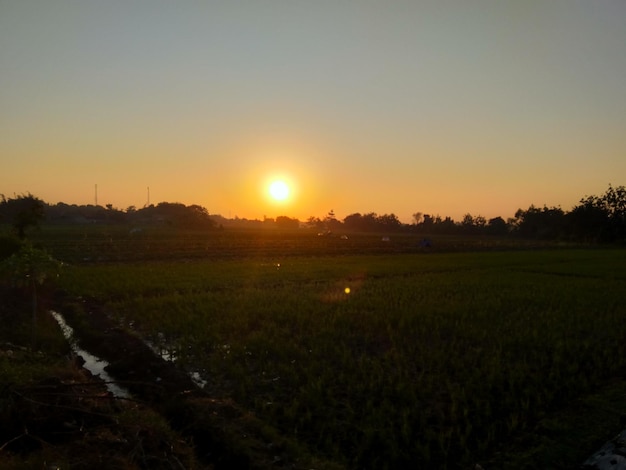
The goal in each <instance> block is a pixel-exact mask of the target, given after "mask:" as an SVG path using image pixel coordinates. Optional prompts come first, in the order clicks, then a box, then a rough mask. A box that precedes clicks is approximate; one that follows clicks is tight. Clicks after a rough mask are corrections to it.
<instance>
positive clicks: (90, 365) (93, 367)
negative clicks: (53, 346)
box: [50, 310, 130, 398]
mask: <svg viewBox="0 0 626 470" xmlns="http://www.w3.org/2000/svg"><path fill="white" fill-rule="evenodd" d="M50 314H51V315H52V317H53V318H54V319H55V320H56V321H57V323H58V324H59V327H60V328H61V331H62V332H63V336H65V339H67V340H68V341H69V343H70V346H71V347H72V351H74V353H75V354H76V355H77V356H80V357H82V358H83V360H84V361H85V363H84V364H83V367H84V368H85V369H87V370H88V371H89V372H91V373H92V374H93V375H95V376H98V377H100V379H101V380H103V381H104V382H105V385H106V387H107V389H108V390H109V392H111V393H112V394H113V396H115V397H118V398H130V392H129V391H128V390H126V389H125V388H123V387H120V386H119V385H117V384H115V383H112V382H113V378H112V377H111V376H110V375H109V374H108V373H107V371H106V370H104V368H105V367H106V366H108V365H109V363H108V362H106V361H103V360H102V359H100V358H99V357H96V356H94V355H93V354H91V353H88V352H87V351H85V350H84V349H81V348H80V347H79V346H78V345H77V344H76V341H74V330H73V328H72V327H71V326H69V325H68V324H67V323H66V321H65V318H63V316H62V315H61V314H60V313H58V312H55V311H53V310H51V311H50Z"/></svg>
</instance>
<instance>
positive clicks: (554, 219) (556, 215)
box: [515, 205, 566, 239]
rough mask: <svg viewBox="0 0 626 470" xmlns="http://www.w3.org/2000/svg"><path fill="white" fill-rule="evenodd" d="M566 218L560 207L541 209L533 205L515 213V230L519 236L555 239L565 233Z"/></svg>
mask: <svg viewBox="0 0 626 470" xmlns="http://www.w3.org/2000/svg"><path fill="white" fill-rule="evenodd" d="M565 221H566V219H565V216H564V212H563V210H562V209H561V208H560V207H546V206H543V209H539V208H537V207H535V206H534V205H531V206H530V207H529V208H528V209H527V210H525V211H524V210H522V209H518V210H517V212H516V213H515V228H516V231H517V233H518V234H519V235H521V236H523V237H530V238H542V239H554V238H558V237H559V236H561V235H563V233H564V231H565V227H566V226H565Z"/></svg>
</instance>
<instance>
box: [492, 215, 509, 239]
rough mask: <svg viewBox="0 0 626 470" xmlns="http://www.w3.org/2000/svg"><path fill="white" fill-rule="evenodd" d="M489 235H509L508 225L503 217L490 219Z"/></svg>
mask: <svg viewBox="0 0 626 470" xmlns="http://www.w3.org/2000/svg"><path fill="white" fill-rule="evenodd" d="M486 230H487V233H488V234H490V235H499V236H501V235H506V234H507V233H508V231H509V230H508V226H507V223H506V222H505V221H504V219H503V218H502V217H494V218H493V219H489V222H488V223H487V227H486Z"/></svg>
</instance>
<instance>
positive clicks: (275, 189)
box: [268, 180, 289, 201]
mask: <svg viewBox="0 0 626 470" xmlns="http://www.w3.org/2000/svg"><path fill="white" fill-rule="evenodd" d="M268 190H269V193H270V196H271V197H272V199H274V200H275V201H286V200H287V198H289V186H288V185H287V183H285V182H284V181H282V180H276V181H273V182H272V183H271V184H270V186H269V189H268Z"/></svg>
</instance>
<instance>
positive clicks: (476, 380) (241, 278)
mask: <svg viewBox="0 0 626 470" xmlns="http://www.w3.org/2000/svg"><path fill="white" fill-rule="evenodd" d="M269 240H270V241H266V242H265V243H264V245H263V246H264V247H265V249H258V248H256V249H251V248H248V249H246V248H245V246H244V247H243V248H241V247H240V248H239V249H238V248H237V247H236V246H231V247H230V248H228V250H230V252H232V253H233V255H232V256H201V255H200V254H199V253H201V252H202V250H201V249H199V248H198V249H195V250H191V251H190V252H193V253H196V254H197V256H196V255H194V256H189V255H188V256H183V257H182V258H181V257H172V256H168V255H167V253H165V251H166V250H164V251H163V252H164V253H165V255H164V256H161V257H159V256H155V257H154V259H152V260H150V261H146V260H145V259H144V260H143V261H142V262H132V261H133V259H130V260H126V261H125V262H112V260H108V261H107V262H98V263H96V262H82V263H75V264H71V265H69V266H67V267H66V269H65V270H64V271H65V272H64V274H63V277H62V279H61V283H62V287H63V288H64V289H65V290H67V291H68V292H69V293H71V294H74V295H78V296H86V297H93V298H96V299H98V300H99V301H101V302H103V303H105V305H106V308H107V309H108V311H109V312H110V313H111V315H114V316H115V317H116V318H118V319H119V321H120V322H121V323H122V324H123V325H125V326H127V327H129V328H132V329H134V330H135V331H137V332H138V333H139V334H141V335H143V336H145V337H146V338H148V339H149V340H150V341H151V342H153V343H156V344H158V345H159V346H160V347H161V348H163V349H164V350H168V351H169V352H170V353H171V354H172V355H173V356H175V357H176V360H177V361H178V363H179V364H181V366H183V367H186V368H188V369H189V370H194V371H200V373H201V375H202V376H203V378H204V379H206V380H207V381H208V383H207V385H206V389H207V390H208V391H209V392H210V393H211V394H213V395H214V396H218V397H229V398H232V399H234V400H235V401H237V402H238V403H239V404H241V405H242V406H245V407H246V408H248V409H249V410H251V411H252V412H254V413H255V415H256V416H258V417H259V418H261V419H263V420H265V421H266V422H267V423H268V424H269V425H271V426H273V427H274V428H276V429H278V430H279V431H280V432H281V433H283V434H285V435H288V436H290V437H291V438H293V439H296V440H297V441H298V442H300V443H302V444H303V445H304V446H306V447H307V448H308V449H309V450H310V451H311V452H312V453H314V454H318V455H320V456H323V457H325V458H327V459H331V460H334V461H336V462H338V463H339V464H342V465H345V466H346V467H348V468H377V469H378V468H409V467H413V468H468V467H470V466H472V465H473V464H474V463H476V462H480V461H481V459H483V458H485V457H486V456H488V455H489V454H490V453H491V452H493V450H494V449H495V448H496V447H497V446H498V445H500V444H501V443H502V442H504V441H505V439H506V438H507V437H508V436H511V435H514V434H515V433H517V432H519V431H522V430H525V429H529V427H531V426H532V425H533V423H535V422H536V421H537V420H538V419H540V418H542V417H543V416H546V415H547V414H549V413H552V412H554V411H555V410H558V409H560V408H561V407H563V406H564V405H565V404H567V403H568V402H570V401H571V400H574V399H576V398H577V397H580V396H583V395H584V394H587V393H590V392H591V391H593V390H594V389H595V388H597V387H598V386H599V384H602V383H604V382H605V381H607V380H609V379H611V378H613V377H616V376H620V377H623V375H624V372H625V371H626V329H624V328H622V327H621V326H622V324H623V319H624V317H625V314H626V306H625V305H624V292H626V251H624V250H616V249H612V250H611V249H606V250H599V249H598V250H592V249H584V250H583V249H558V250H554V249H553V250H516V251H509V250H504V251H493V250H491V249H487V250H482V251H472V252H446V251H445V250H442V251H440V252H437V251H434V252H428V253H425V252H420V251H419V250H417V249H415V250H414V249H413V248H411V249H398V248H397V246H396V248H389V244H387V245H384V246H383V247H382V248H381V247H379V246H378V245H376V246H375V245H374V244H375V243H378V242H379V241H380V238H377V239H376V240H374V238H371V239H368V240H369V241H367V243H371V246H372V247H375V248H376V249H375V250H374V249H372V250H370V251H367V250H365V254H360V253H359V252H358V251H359V250H356V249H354V250H347V251H340V252H338V251H337V250H335V251H333V250H330V252H328V250H326V251H325V248H324V247H325V246H327V245H323V244H324V243H326V244H328V243H335V241H334V240H333V241H328V240H319V239H313V238H311V240H312V243H316V244H317V245H316V247H315V248H310V247H309V248H306V250H304V251H302V250H303V249H302V248H297V247H296V248H294V247H295V246H296V245H297V243H295V242H294V244H292V245H289V244H288V243H285V241H284V239H283V241H282V243H279V242H276V241H275V240H274V241H272V240H273V239H272V238H271V237H269ZM144 241H146V240H144ZM147 242H149V243H153V242H150V241H149V240H147ZM392 242H393V239H392ZM111 243H113V242H111ZM206 243H208V242H206ZM298 243H303V242H302V241H299V242H298ZM354 243H356V242H354ZM363 243H365V242H363ZM407 243H408V242H407ZM281 244H282V245H283V246H284V248H285V249H284V254H281V250H280V246H281ZM56 246H57V249H58V250H59V251H58V253H62V252H63V251H62V250H61V249H60V248H58V245H56ZM153 246H156V244H154V243H153ZM180 246H185V245H184V243H182V242H181V245H180ZM246 246H248V245H246ZM268 246H270V247H272V249H271V250H269V249H267V247H268ZM368 246H370V245H368ZM407 246H408V245H407ZM412 246H413V245H411V247H412ZM498 248H499V249H502V247H498ZM505 248H506V247H505ZM159 249H160V248H159ZM224 249H225V250H226V248H224ZM342 249H343V248H342ZM307 250H308V251H307ZM218 251H219V250H218ZM218 251H216V252H218ZM450 251H455V250H450ZM135 253H136V251H135ZM109 254H110V253H109ZM106 255H107V253H106V252H102V255H101V256H106ZM131 258H132V257H131ZM173 258H177V259H173ZM128 261H130V262H128ZM594 450H596V449H594V448H590V449H581V452H582V455H585V453H590V452H593V451H594ZM583 459H584V457H583Z"/></svg>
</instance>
